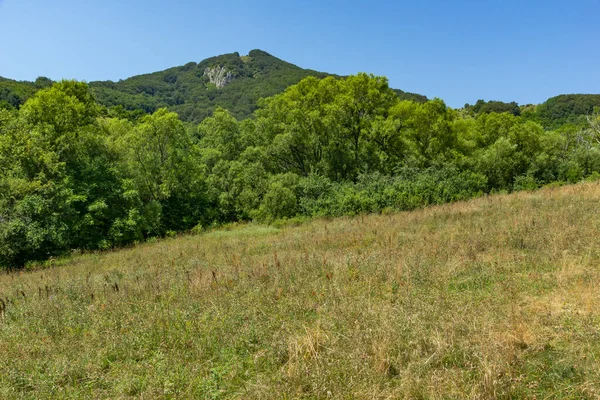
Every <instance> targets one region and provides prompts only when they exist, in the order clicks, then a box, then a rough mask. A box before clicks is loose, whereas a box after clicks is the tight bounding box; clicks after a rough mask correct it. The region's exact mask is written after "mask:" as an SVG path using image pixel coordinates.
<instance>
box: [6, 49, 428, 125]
mask: <svg viewBox="0 0 600 400" xmlns="http://www.w3.org/2000/svg"><path fill="white" fill-rule="evenodd" d="M220 74H221V75H222V76H221V77H219V75H220ZM330 75H332V74H328V73H325V72H317V71H313V70H310V69H303V68H300V67H298V66H296V65H293V64H290V63H288V62H285V61H283V60H280V59H278V58H276V57H274V56H272V55H270V54H268V53H266V52H264V51H262V50H252V51H251V52H250V53H249V54H248V55H247V56H240V55H239V53H231V54H224V55H220V56H216V57H211V58H208V59H206V60H203V61H201V62H200V63H195V62H190V63H188V64H185V65H183V66H179V67H174V68H169V69H167V70H164V71H159V72H154V73H150V74H144V75H138V76H134V77H131V78H128V79H125V80H121V81H118V82H112V81H98V82H90V87H91V88H92V91H93V93H94V95H95V97H96V100H97V101H98V102H99V103H100V104H103V105H105V106H107V107H115V106H121V107H123V108H124V109H125V110H129V111H135V110H143V111H144V112H147V113H149V112H153V111H155V110H157V109H158V108H160V107H167V108H168V109H169V110H171V111H175V112H177V113H178V114H179V116H180V118H181V119H182V120H183V121H187V122H194V123H198V122H200V121H202V120H203V119H204V118H206V117H207V116H209V115H210V114H212V111H213V110H214V109H215V108H216V107H222V108H225V109H227V110H229V111H230V112H231V113H232V114H233V115H234V116H236V117H237V118H239V119H242V118H245V117H248V116H250V114H251V113H252V112H253V111H254V110H256V108H257V106H258V100H259V99H261V98H264V97H270V96H273V95H275V94H278V93H281V92H283V91H284V90H285V89H286V88H287V87H289V86H291V85H294V84H296V83H298V82H299V81H300V80H302V79H303V78H306V77H307V76H316V77H325V76H330ZM333 76H336V75H333ZM45 82H46V79H45V78H40V79H38V81H36V82H35V83H33V82H17V81H13V80H10V79H5V78H0V102H2V101H5V102H6V103H5V104H6V105H11V106H13V107H18V106H19V105H20V104H22V103H24V102H25V101H26V100H27V99H28V98H29V97H31V96H32V95H33V93H35V91H36V90H37V89H39V88H40V87H45V86H42V85H43V84H45ZM395 91H396V93H397V94H398V96H399V97H400V98H402V99H409V100H414V101H418V102H424V101H427V97H425V96H422V95H418V94H414V93H407V92H404V91H402V90H399V89H396V90H395Z"/></svg>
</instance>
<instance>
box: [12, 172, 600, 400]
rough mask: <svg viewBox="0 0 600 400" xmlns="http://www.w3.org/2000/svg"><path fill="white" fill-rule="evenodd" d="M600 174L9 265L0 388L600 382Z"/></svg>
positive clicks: (513, 386)
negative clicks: (451, 200) (33, 266)
mask: <svg viewBox="0 0 600 400" xmlns="http://www.w3.org/2000/svg"><path fill="white" fill-rule="evenodd" d="M599 201H600V184H598V183H584V184H578V185H574V186H565V187H560V188H547V189H543V190H540V191H536V192H520V193H516V194H512V195H497V196H489V197H482V198H479V199H476V200H473V201H469V202H460V203H455V204H450V205H444V206H438V207H432V208H427V209H423V210H419V211H415V212H405V213H398V214H392V215H372V216H364V217H354V218H350V217H348V218H340V219H335V220H317V221H314V222H311V223H307V224H304V225H301V226H297V227H282V228H280V229H276V228H273V227H263V226H258V225H246V226H240V227H237V228H235V227H233V228H231V229H229V230H220V231H213V232H210V233H207V234H203V235H200V236H183V237H177V238H172V239H167V240H164V241H160V242H156V243H148V244H144V245H140V246H137V247H133V248H130V249H125V250H121V251H118V252H109V253H102V254H88V255H79V256H73V257H72V258H71V259H68V260H65V261H59V262H54V263H52V262H51V263H50V264H51V265H52V268H49V269H42V270H38V271H34V272H27V273H19V274H6V275H2V276H0V298H1V299H2V300H3V301H2V302H0V304H1V305H2V310H3V311H2V315H1V317H0V318H1V319H0V397H1V398H5V399H11V398H15V399H16V398H32V399H33V398H61V399H63V398H82V397H88V398H128V397H131V398H134V397H135V398H142V397H143V398H212V399H227V398H245V399H252V398H255V399H269V398H272V399H281V398H311V399H316V398H376V399H388V398H434V399H435V398H438V399H441V398H481V399H492V398H540V399H541V398H552V399H558V398H565V399H567V398H569V399H573V398H598V397H599V396H600V389H599V388H600V370H599V369H598V362H599V357H600V341H599V340H598V335H599V331H600V311H599V310H600V307H599V306H600V291H599V290H598V282H599V281H600V271H599V270H598V265H599V263H600V251H599V250H598V249H600V236H598V234H597V233H598V230H599V229H600V216H599V214H598V213H597V211H596V210H597V205H598V202H599Z"/></svg>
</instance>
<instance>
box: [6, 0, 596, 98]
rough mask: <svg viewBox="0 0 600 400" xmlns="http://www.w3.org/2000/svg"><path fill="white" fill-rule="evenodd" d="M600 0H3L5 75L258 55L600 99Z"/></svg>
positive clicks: (395, 77)
mask: <svg viewBox="0 0 600 400" xmlns="http://www.w3.org/2000/svg"><path fill="white" fill-rule="evenodd" d="M599 15H600V1H599V0H572V1H566V0H563V1H557V0H545V1H541V0H520V1H516V0H504V1H503V0H495V1H487V0H479V1H477V0H455V1H452V0H445V1H442V0H429V1H415V0H413V1H410V2H408V1H381V0H371V1H338V0H330V1H315V0H306V1H265V0H253V1H251V2H250V1H239V0H229V1H227V2H222V1H215V0H212V1H210V2H205V1H192V0H171V1H169V2H165V1H158V0H145V1H142V0H121V1H117V0H104V1H98V0H95V1H94V0H52V1H50V0H0V38H2V39H1V40H0V76H4V77H8V78H13V79H19V80H33V79H35V78H36V77H37V76H40V75H43V76H48V77H49V78H52V79H61V78H74V79H79V80H86V81H92V80H105V79H111V80H118V79H123V78H127V77H129V76H132V75H136V74H140V73H146V72H153V71H158V70H162V69H165V68H168V67H172V66H176V65H183V64H185V63H186V62H188V61H196V62H198V61H201V60H203V59H204V58H207V57H210V56H213V55H218V54H223V53H231V52H234V51H238V52H239V53H240V54H246V53H248V51H250V50H251V49H255V48H258V49H262V50H265V51H267V52H269V53H271V54H273V55H275V56H277V57H279V58H282V59H284V60H286V61H289V62H292V63H294V64H297V65H299V66H301V67H304V68H311V69H316V70H320V71H326V72H332V73H337V74H353V73H357V72H361V71H364V72H370V73H374V74H376V75H385V76H387V77H388V78H389V80H390V85H391V86H392V87H395V88H400V89H403V90H407V91H412V92H417V93H422V94H425V95H427V96H429V97H440V98H442V99H444V100H445V101H446V102H447V103H448V104H449V105H451V106H454V107H460V106H462V105H463V104H464V103H467V102H468V103H474V102H475V101H476V100H477V99H479V98H483V99H486V100H489V99H495V100H503V101H512V100H515V101H518V102H519V103H522V104H526V103H539V102H542V101H544V100H545V99H547V98H548V97H551V96H554V95H557V94H561V93H600V51H599V49H600V24H598V16H599Z"/></svg>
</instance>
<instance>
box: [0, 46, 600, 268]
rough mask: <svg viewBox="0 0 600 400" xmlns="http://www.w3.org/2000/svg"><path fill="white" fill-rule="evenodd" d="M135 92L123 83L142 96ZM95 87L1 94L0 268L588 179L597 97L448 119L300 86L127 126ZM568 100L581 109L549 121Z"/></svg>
mask: <svg viewBox="0 0 600 400" xmlns="http://www.w3.org/2000/svg"><path fill="white" fill-rule="evenodd" d="M251 57H254V58H259V57H256V53H255V54H254V55H253V53H251ZM236 59H238V60H241V58H240V57H237V56H235V57H232V58H231V63H233V64H235V65H236V68H238V67H239V68H241V69H240V70H239V71H246V72H244V73H247V74H255V73H256V71H253V70H251V69H248V70H247V69H245V68H246V66H247V65H252V64H245V63H248V61H243V60H242V61H239V62H238V61H236ZM236 63H237V64H236ZM210 65H211V64H210V63H208V64H206V66H203V67H201V68H200V69H202V68H205V69H206V68H210ZM190 68H193V69H198V67H197V66H196V65H194V66H191V67H190ZM179 72H185V71H183V70H179V69H177V70H176V71H172V73H173V74H174V75H173V76H178V74H177V73H179ZM240 73H241V72H240ZM165 74H167V73H165ZM179 76H181V75H179ZM223 76H226V75H223ZM166 77H167V75H164V76H163V77H162V78H161V79H162V80H163V82H165V84H168V83H167V81H168V80H169V79H166ZM230 78H231V76H230ZM132 79H133V80H130V81H129V82H128V81H123V82H121V83H120V84H122V85H131V87H132V88H133V87H134V86H135V85H137V84H141V83H140V82H141V81H140V82H138V83H134V82H136V81H135V79H136V78H132ZM137 79H142V78H137ZM179 79H180V78H179V77H178V78H177V79H176V80H177V81H179ZM231 79H233V80H232V81H231V83H230V84H229V85H227V86H225V87H224V88H223V90H224V89H227V88H228V87H234V84H235V82H236V79H235V78H231ZM173 80H175V78H173ZM142 81H143V79H142ZM10 82H13V81H8V83H10ZM239 82H242V80H240V81H239ZM5 83H6V82H5ZM182 84H183V82H182ZM109 86H110V85H108V84H107V86H106V88H108V87H109ZM99 87H100V86H98V84H96V85H95V86H94V85H87V84H85V83H81V82H76V81H62V82H58V83H54V84H52V83H51V82H49V80H46V79H43V78H40V79H38V81H36V82H35V83H33V84H31V85H30V86H27V87H25V86H22V85H21V86H19V85H17V86H15V87H13V89H11V90H13V91H12V92H11V93H17V94H16V97H14V96H11V95H10V94H9V95H8V96H4V98H3V101H4V103H3V104H4V107H2V108H1V109H0V266H1V267H4V268H14V267H18V266H22V265H25V264H26V263H27V262H29V261H35V260H43V259H47V258H49V257H53V256H58V255H60V254H64V253H66V252H68V251H70V250H97V249H109V248H113V247H117V246H122V245H126V244H129V243H134V242H138V241H143V240H145V239H148V238H152V237H162V236H169V235H173V234H175V233H177V232H185V231H190V230H192V231H201V230H203V229H206V228H208V227H211V226H214V225H219V224H224V223H229V222H236V221H250V220H256V221H261V222H273V221H276V220H286V219H293V218H310V217H315V216H341V215H355V214H358V213H368V212H388V211H390V210H408V209H414V208H417V207H423V206H426V205H429V204H439V203H444V202H450V201H456V200H462V199H468V198H472V197H475V196H479V195H481V194H484V193H491V192H496V191H513V190H523V189H535V188H537V187H540V186H542V185H548V184H554V183H556V182H577V181H580V180H582V179H585V178H587V177H591V178H595V177H597V176H600V146H599V142H598V140H599V139H600V130H599V128H598V126H599V119H598V118H599V117H598V112H597V109H596V113H592V111H593V109H594V106H595V104H596V103H595V101H597V97H594V96H583V97H581V96H579V97H577V96H575V97H573V96H559V97H557V98H555V100H552V101H550V100H549V101H548V102H547V103H545V104H543V105H540V106H537V107H527V108H523V109H520V112H516V109H517V108H518V107H516V105H514V104H510V103H509V104H508V105H507V106H505V105H502V104H499V102H488V103H486V102H483V101H481V102H478V103H477V104H476V105H475V106H469V107H465V108H463V109H460V110H455V109H451V108H449V107H448V106H446V104H445V103H444V102H443V101H442V100H440V99H434V100H429V101H424V99H422V98H416V99H414V100H418V101H412V100H407V99H402V98H401V97H400V96H398V93H397V92H396V91H394V90H393V89H391V88H389V86H388V82H387V80H386V79H385V78H383V77H377V76H372V75H367V74H358V75H356V76H349V77H344V78H340V77H334V76H328V77H323V76H317V77H311V76H309V77H306V78H304V79H302V80H301V81H300V82H299V83H297V84H295V85H292V86H290V87H288V88H287V89H285V90H284V91H283V92H282V93H279V94H276V95H274V96H271V97H268V98H265V99H262V100H260V101H257V105H256V110H255V111H253V112H252V114H251V115H250V116H249V117H247V118H238V117H239V115H240V114H236V113H234V112H231V111H230V110H227V109H225V108H221V107H216V108H215V109H214V111H212V112H211V115H210V116H209V117H206V118H204V119H202V121H201V122H200V123H199V124H192V123H189V122H188V123H185V122H184V121H182V118H180V116H179V115H178V114H177V113H175V112H173V111H170V110H169V109H167V108H165V107H163V108H157V109H156V110H154V108H150V109H143V112H138V113H127V112H125V110H126V108H125V107H123V106H121V105H118V104H117V103H116V101H117V100H118V96H117V97H115V98H114V101H115V103H114V104H109V107H107V106H106V96H110V95H109V93H111V92H110V91H109V90H108V89H107V90H106V91H104V92H102V91H99V90H98V88H99ZM275 89H276V88H273V90H275ZM19 90H21V91H20V92H19ZM111 90H112V89H111ZM132 90H133V89H132ZM214 90H215V91H216V90H218V89H216V86H215V89H214ZM277 90H278V89H277ZM2 93H4V92H2ZM115 93H117V92H115ZM118 93H122V92H118ZM163 93H166V92H163ZM231 93H234V91H232V92H231ZM261 93H262V92H260V91H257V92H256V93H255V94H256V96H261V95H262V94H261ZM138 95H139V94H138ZM19 96H23V98H25V97H28V99H27V100H25V102H24V103H23V104H20V100H19V99H21V97H19ZM124 96H125V95H124ZM99 98H103V99H104V103H103V104H102V103H99V102H98V99H99ZM161 101H162V100H161ZM570 102H575V103H576V104H577V107H579V108H577V107H573V108H571V114H569V113H564V112H561V111H560V110H561V107H563V106H564V104H567V103H570ZM490 103H491V104H490ZM115 105H116V107H115ZM159 105H163V104H162V103H161V102H157V103H156V104H154V105H153V107H158V106H159ZM237 105H239V103H238V104H237ZM235 107H236V106H234V108H235ZM252 108H253V107H250V108H249V109H247V110H246V111H244V112H242V113H241V114H242V115H243V114H245V113H246V112H247V111H249V110H251V109H252ZM182 110H183V109H182ZM151 111H152V112H151ZM238 111H239V109H238ZM573 113H579V115H575V114H573ZM193 120H194V118H191V119H190V118H188V121H193Z"/></svg>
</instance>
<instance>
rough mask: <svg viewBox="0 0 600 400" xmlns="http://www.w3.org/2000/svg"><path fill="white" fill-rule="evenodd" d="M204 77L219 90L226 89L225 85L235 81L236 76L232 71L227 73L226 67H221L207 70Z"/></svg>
mask: <svg viewBox="0 0 600 400" xmlns="http://www.w3.org/2000/svg"><path fill="white" fill-rule="evenodd" d="M204 76H205V77H207V78H208V80H209V81H210V83H212V84H214V85H215V86H216V87H218V88H219V89H222V88H224V87H225V85H227V84H228V83H229V82H231V81H232V80H234V79H235V75H234V74H233V73H232V72H231V71H227V69H225V67H221V66H217V67H212V68H206V69H205V70H204Z"/></svg>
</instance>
